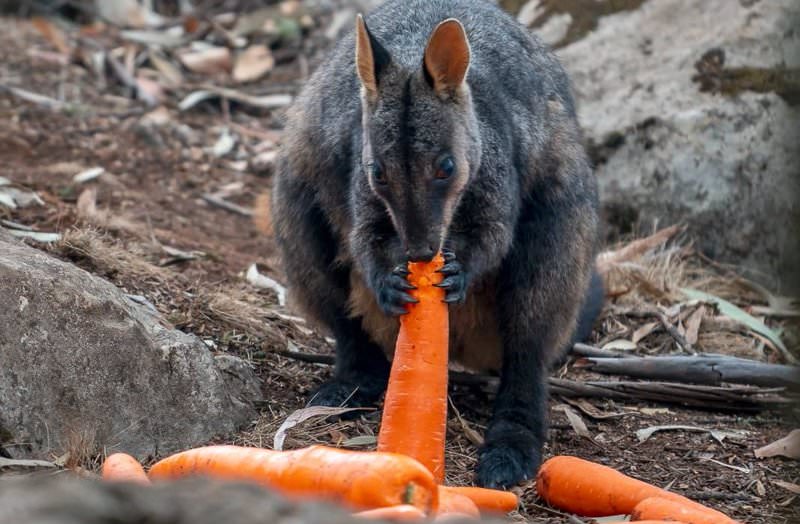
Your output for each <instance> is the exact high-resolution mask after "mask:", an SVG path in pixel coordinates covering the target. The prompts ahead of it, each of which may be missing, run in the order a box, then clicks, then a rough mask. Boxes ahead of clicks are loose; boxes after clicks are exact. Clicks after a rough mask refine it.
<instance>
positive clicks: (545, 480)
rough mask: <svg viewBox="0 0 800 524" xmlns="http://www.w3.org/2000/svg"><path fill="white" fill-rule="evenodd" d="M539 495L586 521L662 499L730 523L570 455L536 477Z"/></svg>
mask: <svg viewBox="0 0 800 524" xmlns="http://www.w3.org/2000/svg"><path fill="white" fill-rule="evenodd" d="M536 491H537V493H538V494H539V496H540V497H542V498H543V499H544V500H545V501H547V503H548V504H550V505H551V506H553V507H556V508H560V509H562V510H565V511H569V512H570V513H576V514H578V515H582V516H584V517H604V516H608V515H617V514H621V513H625V514H630V513H631V512H632V511H633V508H634V507H636V505H637V504H638V503H639V502H641V501H643V500H644V499H646V498H649V497H661V498H665V499H668V500H673V501H675V502H677V503H679V504H683V505H685V506H690V507H694V508H696V509H699V510H706V511H711V512H714V513H715V514H716V515H717V518H719V519H721V520H720V522H730V519H728V517H726V516H725V515H724V514H722V513H719V512H718V511H714V510H712V509H711V508H708V507H706V506H703V505H702V504H698V503H697V502H694V501H692V500H689V499H687V498H686V497H682V496H680V495H677V494H675V493H670V492H669V491H666V490H663V489H661V488H659V487H656V486H653V485H652V484H648V483H646V482H642V481H641V480H636V479H634V478H631V477H628V476H627V475H624V474H622V473H620V472H619V471H617V470H615V469H613V468H609V467H608V466H603V465H602V464H596V463H594V462H589V461H588V460H583V459H580V458H578V457H572V456H568V455H561V456H557V457H553V458H551V459H549V460H547V461H546V462H545V463H544V464H542V467H541V468H539V473H538V475H537V477H536ZM726 519H727V520H726Z"/></svg>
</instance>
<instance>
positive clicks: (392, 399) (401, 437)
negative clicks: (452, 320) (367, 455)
mask: <svg viewBox="0 0 800 524" xmlns="http://www.w3.org/2000/svg"><path fill="white" fill-rule="evenodd" d="M443 263H444V259H443V258H442V255H441V254H437V255H436V257H435V258H434V259H433V260H432V261H431V262H412V263H409V265H408V269H409V271H410V274H409V276H408V280H409V282H410V283H411V284H412V285H413V286H415V287H416V288H417V289H415V290H412V291H411V294H412V295H413V296H414V298H416V299H417V300H419V302H418V303H416V304H410V305H409V306H408V314H406V315H403V316H401V317H400V332H399V333H398V335H397V344H396V346H395V352H394V357H393V361H392V371H391V374H390V377H389V386H388V388H387V390H386V399H385V400H384V403H383V418H382V419H381V428H380V432H379V434H378V451H388V452H392V453H401V454H403V455H408V456H409V457H413V458H415V459H417V460H418V461H419V462H421V463H422V464H423V465H424V466H426V467H427V468H428V469H429V470H430V471H431V472H432V473H433V476H434V478H435V479H436V481H437V482H439V483H440V484H441V483H442V482H443V480H444V442H445V430H446V426H447V351H448V347H447V345H448V336H449V324H448V316H447V315H448V313H447V304H446V303H445V302H444V296H445V293H444V290H443V289H441V288H438V287H436V286H434V285H433V284H438V283H439V282H441V281H442V276H443V275H442V274H441V273H437V272H436V271H437V270H438V269H440V268H441V267H442V265H443Z"/></svg>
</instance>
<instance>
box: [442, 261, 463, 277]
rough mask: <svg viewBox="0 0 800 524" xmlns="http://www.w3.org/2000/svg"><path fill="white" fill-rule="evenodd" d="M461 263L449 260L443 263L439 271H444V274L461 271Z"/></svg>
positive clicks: (453, 273)
mask: <svg viewBox="0 0 800 524" xmlns="http://www.w3.org/2000/svg"><path fill="white" fill-rule="evenodd" d="M461 269H462V268H461V264H459V263H458V262H455V261H453V262H448V263H447V264H445V265H443V266H442V267H441V268H440V269H438V270H437V272H439V273H442V274H443V275H455V274H457V273H460V272H461Z"/></svg>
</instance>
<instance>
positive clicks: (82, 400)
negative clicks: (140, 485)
mask: <svg viewBox="0 0 800 524" xmlns="http://www.w3.org/2000/svg"><path fill="white" fill-rule="evenodd" d="M0 296H2V297H3V303H4V304H5V306H4V307H3V308H0V452H3V451H5V454H7V455H10V456H12V457H25V456H34V457H40V458H50V457H51V456H53V455H55V456H58V455H60V454H62V453H64V452H65V451H67V450H70V449H71V450H72V451H76V447H78V448H80V447H82V448H88V449H85V450H86V451H96V450H101V449H102V450H105V451H115V450H119V451H126V452H128V453H131V454H133V455H135V456H137V457H138V458H140V459H144V458H146V457H147V456H151V455H155V454H156V453H158V454H160V455H163V454H165V453H170V452H175V451H178V450H181V449H185V448H187V447H190V446H196V445H201V444H204V443H206V442H208V441H209V440H210V439H211V438H213V437H215V436H217V435H225V434H229V433H232V432H234V431H235V430H237V429H238V428H239V427H241V426H242V425H243V424H245V423H247V422H248V421H250V420H252V419H254V418H255V417H256V416H257V413H256V410H255V409H254V407H253V403H254V401H256V400H259V399H260V398H261V393H260V386H259V383H258V380H257V378H256V377H255V375H254V373H253V371H252V369H250V367H249V366H248V365H247V364H246V363H245V362H243V361H242V360H240V359H238V358H235V357H233V356H230V355H221V356H216V357H215V356H214V355H213V353H212V352H211V351H210V350H209V349H208V347H206V345H205V344H204V343H203V342H202V341H201V340H200V339H198V338H197V337H195V336H193V335H189V334H186V333H183V332H180V331H177V330H173V329H168V328H167V327H165V326H164V325H162V320H161V319H160V318H159V317H158V316H157V314H154V313H153V312H152V310H149V309H148V308H147V306H146V305H142V304H139V303H136V302H134V300H132V299H131V298H128V297H127V296H126V295H125V294H124V293H123V292H122V291H120V290H119V289H117V288H116V287H115V286H114V285H112V284H111V283H109V282H107V281H106V280H103V279H101V278H98V277H95V276H93V275H91V274H89V273H87V272H86V271H84V270H82V269H79V268H77V267H75V266H74V265H71V264H68V263H65V262H62V261H60V260H57V259H55V258H53V257H51V256H48V255H47V254H45V253H43V252H41V251H38V250H35V249H33V248H31V247H28V246H26V245H24V244H22V243H20V242H18V241H17V240H15V239H13V238H11V237H10V236H9V235H8V234H7V233H6V232H5V230H3V229H2V228H0Z"/></svg>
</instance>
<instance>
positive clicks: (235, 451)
mask: <svg viewBox="0 0 800 524" xmlns="http://www.w3.org/2000/svg"><path fill="white" fill-rule="evenodd" d="M187 475H206V476H214V477H221V478H227V479H237V480H244V481H251V482H256V483H259V484H262V485H265V486H268V487H270V488H272V489H275V490H276V491H279V492H281V493H283V494H284V495H286V496H288V497H294V498H305V499H309V498H310V499H318V500H325V501H329V502H337V503H340V504H343V505H345V506H348V507H350V508H351V509H353V510H367V509H374V508H383V507H387V506H397V505H400V504H411V505H413V506H415V507H417V508H419V509H421V510H423V511H426V512H427V511H431V510H435V509H436V508H437V507H438V505H437V504H438V489H437V486H436V482H435V481H434V479H433V475H432V474H431V472H430V471H428V470H427V469H426V468H425V466H423V465H422V464H420V463H419V462H417V461H415V460H414V459H412V458H410V457H406V456H403V455H399V454H395V453H379V452H374V451H372V452H369V451H348V450H343V449H336V448H330V447H326V446H309V447H307V448H302V449H296V450H292V451H272V450H268V449H259V448H247V447H241V446H206V447H201V448H195V449H191V450H188V451H184V452H182V453H178V454H176V455H172V456H171V457H167V458H165V459H163V460H161V461H160V462H158V463H156V464H155V465H153V467H152V468H150V478H151V479H154V480H155V479H174V478H179V477H183V476H187Z"/></svg>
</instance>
